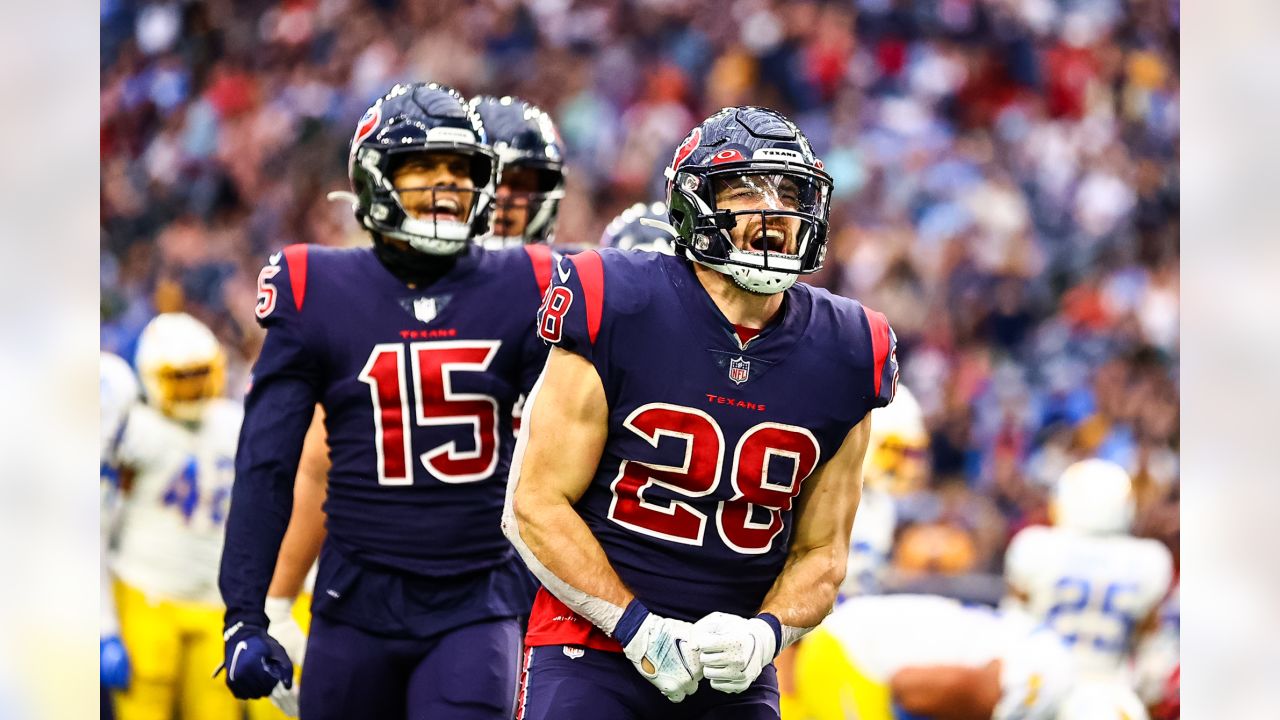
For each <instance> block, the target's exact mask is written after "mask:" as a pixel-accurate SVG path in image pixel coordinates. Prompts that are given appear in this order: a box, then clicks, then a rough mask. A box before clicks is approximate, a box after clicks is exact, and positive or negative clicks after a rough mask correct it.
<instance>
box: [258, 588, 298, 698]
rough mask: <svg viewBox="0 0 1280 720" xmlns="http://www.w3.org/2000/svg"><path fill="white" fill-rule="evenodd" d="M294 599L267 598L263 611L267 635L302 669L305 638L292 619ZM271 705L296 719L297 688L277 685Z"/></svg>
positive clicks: (295, 665) (273, 691) (272, 694)
mask: <svg viewBox="0 0 1280 720" xmlns="http://www.w3.org/2000/svg"><path fill="white" fill-rule="evenodd" d="M293 603H294V599H293V598H289V597H268V598H267V602H266V604H265V605H264V606H263V610H265V611H266V613H267V620H269V621H270V622H271V624H270V625H268V626H267V634H268V635H270V636H271V637H273V638H275V639H276V640H277V641H279V643H280V646H281V647H283V648H284V651H285V653H286V654H288V655H289V659H290V660H291V661H293V665H294V667H302V658H303V656H305V655H306V654H307V636H306V634H305V633H303V632H302V627H301V626H299V625H298V621H297V620H294V619H293ZM270 697H271V703H272V704H273V705H275V706H276V707H278V708H280V712H282V713H284V714H285V715H288V716H289V717H298V686H297V685H296V684H295V685H294V686H293V687H286V686H285V685H284V684H283V683H280V684H277V685H276V687H275V689H274V690H272V691H271V696H270Z"/></svg>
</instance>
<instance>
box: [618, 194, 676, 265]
mask: <svg viewBox="0 0 1280 720" xmlns="http://www.w3.org/2000/svg"><path fill="white" fill-rule="evenodd" d="M675 237H676V236H675V228H673V227H671V225H670V221H669V217H668V214H667V204H666V203H664V202H662V201H661V200H659V201H657V202H651V203H636V204H635V205H632V206H631V207H629V208H627V209H626V210H623V211H622V212H621V213H619V214H618V216H617V217H615V218H614V219H613V220H610V221H609V224H608V225H606V226H605V228H604V232H603V233H601V234H600V247H602V248H607V247H611V248H618V249H619V250H642V251H645V252H660V253H665V254H667V255H674V254H675V253H676V244H675Z"/></svg>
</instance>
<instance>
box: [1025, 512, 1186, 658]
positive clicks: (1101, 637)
mask: <svg viewBox="0 0 1280 720" xmlns="http://www.w3.org/2000/svg"><path fill="white" fill-rule="evenodd" d="M1172 573H1173V558H1172V556H1171V555H1170V553H1169V550H1168V548H1166V547H1165V546H1164V545H1162V544H1160V543H1159V542H1157V541H1155V540H1146V539H1141V538H1135V537H1131V536H1128V535H1086V534H1082V533H1079V532H1077V531H1074V530H1070V529H1067V528H1050V527H1040V526H1036V527H1029V528H1027V529H1025V530H1023V531H1022V532H1020V533H1018V535H1017V536H1016V537H1014V538H1013V541H1012V542H1011V543H1010V544H1009V550H1008V552H1007V554H1006V556H1005V578H1006V579H1007V580H1008V581H1009V584H1010V585H1011V586H1012V587H1013V588H1015V589H1017V590H1018V591H1020V592H1022V593H1025V594H1026V595H1027V596H1028V600H1027V603H1026V606H1025V607H1023V608H1022V609H1023V610H1025V611H1027V612H1028V613H1029V614H1030V615H1031V617H1032V618H1034V619H1035V620H1037V621H1041V622H1044V623H1045V624H1047V625H1049V627H1051V628H1053V629H1054V630H1055V631H1056V632H1057V633H1058V634H1060V635H1061V636H1062V637H1063V638H1064V639H1065V640H1066V641H1067V643H1068V644H1070V645H1071V646H1072V652H1073V655H1074V657H1075V660H1076V667H1077V669H1078V670H1079V671H1080V672H1081V673H1083V674H1085V675H1088V676H1091V677H1097V678H1101V679H1105V678H1116V677H1123V676H1124V675H1125V674H1126V670H1125V666H1126V661H1127V659H1128V657H1129V654H1130V652H1131V651H1132V646H1133V642H1134V639H1135V638H1134V630H1135V628H1136V626H1137V624H1138V623H1139V622H1141V621H1142V620H1143V619H1144V618H1145V617H1147V615H1148V614H1149V613H1150V612H1151V611H1152V610H1153V609H1154V608H1155V607H1156V606H1157V605H1158V604H1159V602H1160V600H1161V599H1162V598H1163V597H1164V596H1165V593H1166V592H1168V590H1169V583H1170V580H1171V578H1172ZM1007 605H1008V606H1009V607H1018V606H1019V605H1020V604H1019V603H1018V602H1017V601H1015V600H1012V599H1010V600H1009V602H1008V603H1007Z"/></svg>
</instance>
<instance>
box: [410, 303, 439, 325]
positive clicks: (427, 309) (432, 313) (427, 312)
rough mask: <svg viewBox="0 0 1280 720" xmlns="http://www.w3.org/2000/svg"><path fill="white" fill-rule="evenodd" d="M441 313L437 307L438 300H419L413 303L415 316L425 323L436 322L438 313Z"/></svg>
mask: <svg viewBox="0 0 1280 720" xmlns="http://www.w3.org/2000/svg"><path fill="white" fill-rule="evenodd" d="M439 311H440V310H439V308H437V307H436V299H435V298H433V297H424V298H418V299H417V300H414V301H413V316H414V317H416V318H418V319H419V320H421V321H422V322H424V323H429V322H431V321H432V320H435V319H436V313H438V312H439Z"/></svg>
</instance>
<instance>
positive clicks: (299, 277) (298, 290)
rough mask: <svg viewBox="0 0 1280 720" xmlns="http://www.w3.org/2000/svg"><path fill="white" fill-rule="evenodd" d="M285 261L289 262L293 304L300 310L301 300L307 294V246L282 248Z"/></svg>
mask: <svg viewBox="0 0 1280 720" xmlns="http://www.w3.org/2000/svg"><path fill="white" fill-rule="evenodd" d="M284 259H285V262H287V263H288V264H289V287H290V289H292V290H293V305H294V307H296V308H298V312H302V301H303V299H304V298H306V296H307V246H306V245H302V244H298V245H290V246H289V247H287V248H285V249H284Z"/></svg>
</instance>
